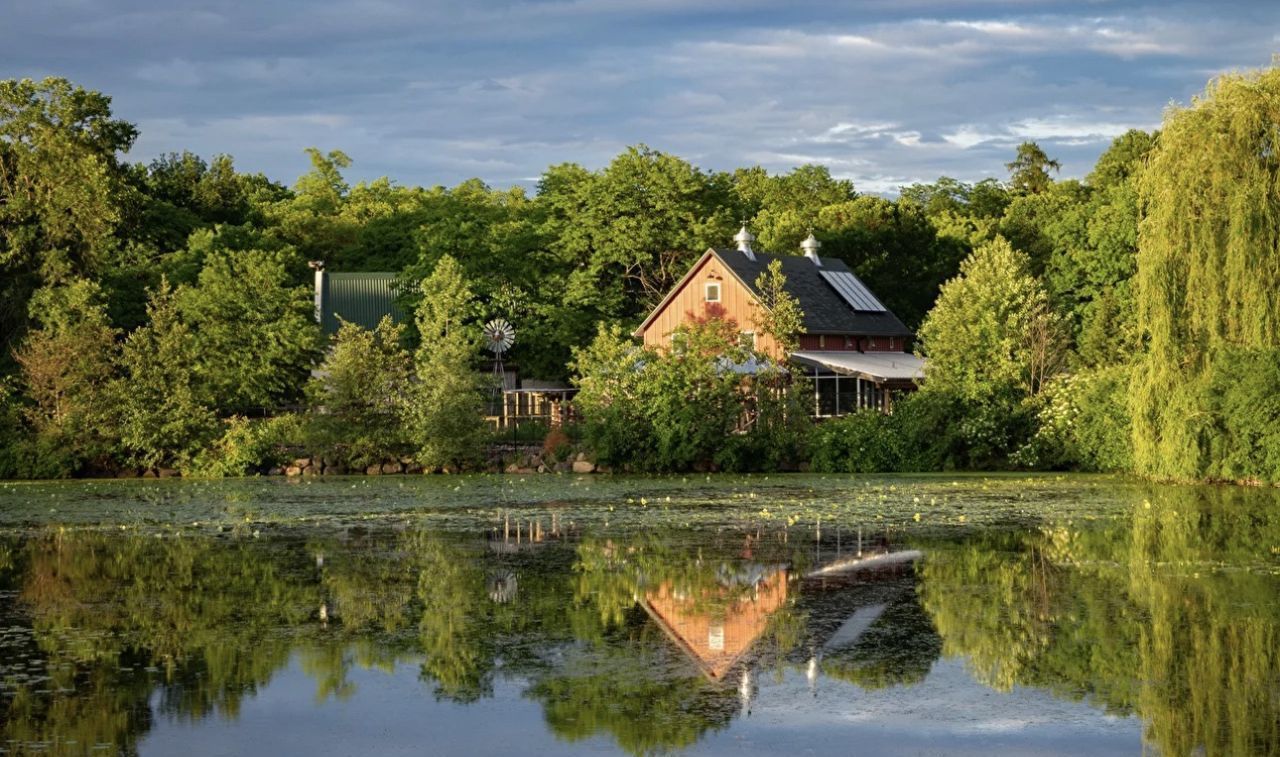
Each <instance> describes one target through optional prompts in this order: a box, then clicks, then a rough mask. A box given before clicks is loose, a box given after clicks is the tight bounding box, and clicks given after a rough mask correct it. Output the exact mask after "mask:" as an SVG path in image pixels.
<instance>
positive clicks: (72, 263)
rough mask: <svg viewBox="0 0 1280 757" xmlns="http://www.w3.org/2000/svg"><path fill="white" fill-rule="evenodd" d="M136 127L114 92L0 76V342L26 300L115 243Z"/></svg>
mask: <svg viewBox="0 0 1280 757" xmlns="http://www.w3.org/2000/svg"><path fill="white" fill-rule="evenodd" d="M137 134H138V133H137V130H136V129H134V127H133V126H132V125H131V124H128V123H125V122H124V121H120V120H117V119H114V118H112V115H111V98H110V97H107V96H105V95H102V94H100V93H98V92H93V91H90V90H86V89H84V88H82V87H77V86H75V85H74V84H72V83H71V82H69V81H67V80H66V79H60V78H49V79H45V80H43V81H40V82H36V81H32V80H30V79H22V80H12V79H10V80H4V81H0V349H3V351H4V352H5V353H7V352H8V347H10V346H11V345H12V344H13V343H14V342H15V341H16V340H17V338H18V337H19V335H20V333H21V331H22V330H23V328H24V327H25V325H26V323H27V321H26V316H27V313H26V303H27V298H28V297H29V296H30V295H31V292H33V291H34V290H35V289H37V288H38V287H40V286H42V285H46V284H57V283H62V282H65V281H67V280H69V279H71V278H74V277H77V276H92V275H94V274H96V273H98V272H99V271H100V270H101V269H102V267H103V265H104V264H105V262H106V261H107V259H108V258H109V257H110V255H111V254H112V253H113V252H114V250H115V249H116V247H117V240H116V238H115V236H114V235H115V231H116V226H117V224H118V223H119V221H120V218H121V207H120V206H121V202H122V195H123V194H125V193H126V191H127V187H126V186H125V184H124V182H122V181H121V171H120V167H119V165H118V163H117V161H116V153H118V152H124V151H127V150H128V149H129V147H130V146H132V144H133V141H134V139H135V138H136V137H137ZM6 357H7V355H6Z"/></svg>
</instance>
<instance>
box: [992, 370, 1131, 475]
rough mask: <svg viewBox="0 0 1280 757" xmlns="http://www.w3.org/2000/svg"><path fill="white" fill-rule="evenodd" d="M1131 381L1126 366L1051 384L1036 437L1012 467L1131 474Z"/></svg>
mask: <svg viewBox="0 0 1280 757" xmlns="http://www.w3.org/2000/svg"><path fill="white" fill-rule="evenodd" d="M1130 376H1131V373H1130V368H1129V367H1128V366H1108V367H1103V368H1095V369H1091V370H1084V371H1080V372H1078V373H1074V374H1070V375H1066V376H1060V377H1058V378H1056V379H1055V380H1053V381H1052V382H1050V383H1049V385H1048V386H1047V387H1046V390H1045V392H1044V394H1043V396H1042V397H1041V400H1042V402H1041V404H1040V406H1039V408H1038V410H1037V413H1036V420H1037V424H1038V428H1037V429H1036V432H1035V435H1034V436H1033V437H1032V438H1031V439H1030V441H1029V442H1028V443H1027V444H1026V445H1024V446H1023V448H1022V449H1020V450H1018V452H1017V453H1016V454H1015V455H1014V458H1013V460H1014V462H1015V463H1016V464H1019V465H1022V466H1024V467H1030V468H1071V469H1078V470H1086V471H1106V472H1110V471H1125V470H1129V469H1130V468H1131V466H1132V464H1133V441H1132V437H1131V435H1130V433H1129V407H1128V385H1129V378H1130Z"/></svg>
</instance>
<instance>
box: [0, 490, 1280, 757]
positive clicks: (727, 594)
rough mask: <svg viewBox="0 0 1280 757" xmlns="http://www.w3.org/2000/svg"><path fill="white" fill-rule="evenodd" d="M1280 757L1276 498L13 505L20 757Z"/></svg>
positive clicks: (638, 498) (1174, 494)
mask: <svg viewBox="0 0 1280 757" xmlns="http://www.w3.org/2000/svg"><path fill="white" fill-rule="evenodd" d="M784 751H786V752H795V753H809V754H847V753H851V752H857V753H866V754H982V755H986V754H1002V753H1003V754H1064V755H1065V754H1082V753H1088V754H1164V755H1183V754H1208V755H1216V754H1249V755H1255V754H1276V753H1280V492H1277V491H1276V490H1272V489H1245V488H1230V487H1168V486H1155V485H1148V484H1142V483H1137V482H1132V481H1128V480H1125V479H1116V478H1109V477H1096V476H1015V475H1001V476H971V475H970V476H953V475H938V476H896V477H842V476H811V475H789V476H690V477H681V476H675V477H604V476H599V477H592V476H578V477H575V476H530V477H528V478H519V477H514V476H505V477H503V476H470V477H413V478H409V477H383V478H376V477H375V478H326V479H307V480H300V481H298V480H295V481H286V480H281V479H259V480H243V481H229V482H197V481H168V480H166V481H91V482H69V483H47V484H44V483H41V484H28V483H22V484H12V483H11V484H3V483H0V752H6V753H23V754H25V753H33V752H39V753H44V754H83V753H92V754H113V753H120V754H143V755H150V754H183V755H235V754H295V753H296V754H304V753H305V754H308V755H330V754H332V755H347V754H424V753H425V754H508V755H509V754H513V753H514V754H555V753H581V752H590V753H616V752H623V753H632V754H648V753H655V752H682V753H686V752H687V753H691V754H777V753H779V752H784Z"/></svg>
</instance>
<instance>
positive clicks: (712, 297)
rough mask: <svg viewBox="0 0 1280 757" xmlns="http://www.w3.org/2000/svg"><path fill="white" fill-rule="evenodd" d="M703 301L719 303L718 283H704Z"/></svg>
mask: <svg viewBox="0 0 1280 757" xmlns="http://www.w3.org/2000/svg"><path fill="white" fill-rule="evenodd" d="M703 299H705V300H706V301H707V302H719V301H720V282H718V281H708V282H707V283H706V286H705V287H703Z"/></svg>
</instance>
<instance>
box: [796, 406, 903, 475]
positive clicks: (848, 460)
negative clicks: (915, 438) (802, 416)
mask: <svg viewBox="0 0 1280 757" xmlns="http://www.w3.org/2000/svg"><path fill="white" fill-rule="evenodd" d="M898 425H899V424H898V423H896V422H895V418H894V416H892V415H885V414H884V413H881V412H879V411H877V410H861V411H859V412H856V413H853V414H852V415H846V416H844V417H843V418H836V419H833V420H829V421H825V422H823V423H822V424H821V425H819V426H818V427H817V429H816V430H815V432H814V445H813V457H812V458H811V464H812V465H813V469H814V470H817V471H822V472H825V473H881V472H887V471H896V470H901V467H902V455H901V453H900V449H899V445H898V435H897V428H896V426H898Z"/></svg>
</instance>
